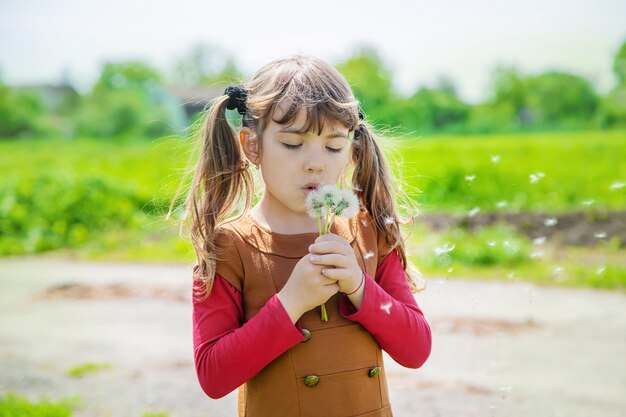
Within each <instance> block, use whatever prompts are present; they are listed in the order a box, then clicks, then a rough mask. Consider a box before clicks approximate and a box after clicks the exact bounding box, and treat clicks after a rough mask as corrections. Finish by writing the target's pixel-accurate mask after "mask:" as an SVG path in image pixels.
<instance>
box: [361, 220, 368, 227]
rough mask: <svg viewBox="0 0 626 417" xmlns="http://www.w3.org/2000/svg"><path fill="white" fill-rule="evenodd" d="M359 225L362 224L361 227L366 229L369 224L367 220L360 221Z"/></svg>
mask: <svg viewBox="0 0 626 417" xmlns="http://www.w3.org/2000/svg"><path fill="white" fill-rule="evenodd" d="M361 224H362V225H363V226H365V227H367V225H368V224H369V223H368V222H367V220H365V219H361Z"/></svg>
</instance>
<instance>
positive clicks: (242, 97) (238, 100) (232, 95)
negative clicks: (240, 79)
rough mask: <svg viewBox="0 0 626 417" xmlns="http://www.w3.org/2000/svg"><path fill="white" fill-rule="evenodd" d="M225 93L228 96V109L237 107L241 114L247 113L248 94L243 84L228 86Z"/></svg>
mask: <svg viewBox="0 0 626 417" xmlns="http://www.w3.org/2000/svg"><path fill="white" fill-rule="evenodd" d="M224 94H225V95H227V96H228V103H227V104H226V108H227V109H228V110H235V109H237V111H238V112H239V114H241V115H244V114H246V110H247V109H248V108H247V106H246V100H247V99H248V94H247V93H246V90H244V88H243V87H242V86H241V85H234V86H230V87H226V89H225V90H224Z"/></svg>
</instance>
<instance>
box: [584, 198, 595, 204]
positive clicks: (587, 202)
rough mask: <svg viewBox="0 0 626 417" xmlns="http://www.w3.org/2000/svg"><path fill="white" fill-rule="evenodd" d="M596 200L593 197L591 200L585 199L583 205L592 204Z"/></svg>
mask: <svg viewBox="0 0 626 417" xmlns="http://www.w3.org/2000/svg"><path fill="white" fill-rule="evenodd" d="M594 202H595V200H594V199H593V198H592V199H590V200H585V201H583V205H584V206H590V205H592V204H593V203H594Z"/></svg>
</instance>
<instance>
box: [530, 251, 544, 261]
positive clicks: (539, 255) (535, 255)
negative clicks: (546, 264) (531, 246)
mask: <svg viewBox="0 0 626 417" xmlns="http://www.w3.org/2000/svg"><path fill="white" fill-rule="evenodd" d="M530 257H531V258H533V259H539V258H543V252H542V251H540V250H538V251H534V252H533V253H531V254H530Z"/></svg>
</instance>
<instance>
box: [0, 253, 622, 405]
mask: <svg viewBox="0 0 626 417" xmlns="http://www.w3.org/2000/svg"><path fill="white" fill-rule="evenodd" d="M190 272H191V267H190V266H187V265H175V264H111V263H88V262H78V261H72V260H63V259H57V258H54V257H49V256H37V257H18V258H4V259H2V260H0V375H2V377H1V378H0V394H2V393H5V392H8V391H13V392H17V393H19V394H22V395H25V396H28V397H30V398H31V399H33V400H34V399H37V398H39V397H40V396H47V397H48V398H52V399H58V398H63V397H68V396H71V395H77V396H79V397H80V398H81V399H82V401H83V406H81V407H79V408H77V409H76V412H75V415H76V416H80V417H82V416H90V417H100V416H128V417H131V416H133V417H139V416H141V415H142V414H143V413H144V412H146V411H165V412H168V413H169V415H170V416H172V417H173V416H181V417H183V416H184V417H195V416H198V417H200V416H234V415H235V414H236V411H235V410H236V392H233V393H231V394H229V395H228V396H226V397H224V398H222V399H220V400H212V399H210V398H208V397H207V396H205V395H204V393H203V392H202V390H201V389H200V386H199V385H198V382H197V379H196V375H195V372H194V367H193V352H192V340H191V303H190V277H191V274H190ZM426 278H427V284H428V285H427V287H426V290H425V291H423V292H421V293H418V294H416V300H417V302H418V305H419V306H420V308H421V309H422V310H423V312H424V314H425V316H426V318H427V319H428V321H429V323H430V325H431V328H432V332H433V351H432V354H431V356H430V358H429V359H428V361H427V362H426V364H425V365H424V366H423V367H422V368H420V369H407V368H403V367H402V366H400V365H398V364H396V363H395V362H394V361H393V359H391V358H390V357H389V356H387V355H385V364H386V368H387V375H388V381H389V390H390V398H391V403H392V407H393V411H394V415H395V416H396V417H413V416H422V417H435V416H469V417H473V416H476V417H478V416H481V417H484V416H507V417H516V416H519V417H522V416H524V417H526V416H533V417H554V416H567V417H576V416H581V417H583V416H585V417H586V416H603V417H612V416H615V417H617V416H621V415H623V413H624V410H625V409H626V399H624V395H623V393H624V392H626V361H624V359H623V357H624V352H626V332H624V329H626V302H625V301H626V295H625V294H624V293H623V292H609V291H595V290H585V289H559V288H549V287H538V286H535V285H532V284H528V283H524V282H520V281H509V282H486V281H485V282H482V281H469V280H448V279H445V278H438V277H426ZM88 362H92V363H98V364H110V368H108V369H103V370H101V371H98V372H94V373H88V374H86V375H84V376H83V377H81V378H75V377H70V376H69V375H68V371H69V370H70V369H71V368H73V367H75V366H77V365H81V364H85V363H88Z"/></svg>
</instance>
